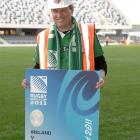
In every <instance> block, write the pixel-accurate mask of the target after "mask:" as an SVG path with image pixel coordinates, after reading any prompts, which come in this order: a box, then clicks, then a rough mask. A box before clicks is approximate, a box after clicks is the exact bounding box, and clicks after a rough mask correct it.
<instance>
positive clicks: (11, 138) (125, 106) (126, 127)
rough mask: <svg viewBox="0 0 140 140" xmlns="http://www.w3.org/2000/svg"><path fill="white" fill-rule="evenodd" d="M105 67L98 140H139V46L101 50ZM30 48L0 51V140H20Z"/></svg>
mask: <svg viewBox="0 0 140 140" xmlns="http://www.w3.org/2000/svg"><path fill="white" fill-rule="evenodd" d="M104 52H105V56H106V59H107V63H108V75H107V77H106V84H105V87H104V88H103V89H101V103H100V140H140V55H139V53H140V46H129V47H123V46H109V47H104ZM33 53H34V48H27V47H25V48H22V47H19V48H17V47H12V48H10V47H1V48H0V140H24V90H23V89H22V87H21V81H22V79H23V78H24V72H25V68H31V67H32V56H33Z"/></svg>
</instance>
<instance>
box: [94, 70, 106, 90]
mask: <svg viewBox="0 0 140 140" xmlns="http://www.w3.org/2000/svg"><path fill="white" fill-rule="evenodd" d="M104 78H105V71H104V70H100V75H99V81H98V82H97V83H96V88H102V87H103V86H104V83H105V81H104Z"/></svg>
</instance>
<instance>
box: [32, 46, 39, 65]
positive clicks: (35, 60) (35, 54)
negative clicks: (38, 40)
mask: <svg viewBox="0 0 140 140" xmlns="http://www.w3.org/2000/svg"><path fill="white" fill-rule="evenodd" d="M33 68H39V47H38V45H37V46H36V47H35V53H34V57H33Z"/></svg>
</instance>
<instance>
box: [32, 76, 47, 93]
mask: <svg viewBox="0 0 140 140" xmlns="http://www.w3.org/2000/svg"><path fill="white" fill-rule="evenodd" d="M30 84H31V88H30V92H31V93H47V76H31V77H30Z"/></svg>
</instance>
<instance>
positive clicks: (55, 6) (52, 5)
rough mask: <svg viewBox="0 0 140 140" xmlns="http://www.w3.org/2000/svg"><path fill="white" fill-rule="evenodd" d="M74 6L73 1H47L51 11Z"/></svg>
mask: <svg viewBox="0 0 140 140" xmlns="http://www.w3.org/2000/svg"><path fill="white" fill-rule="evenodd" d="M71 4H72V0H47V5H48V8H49V9H58V8H65V7H68V6H69V5H71Z"/></svg>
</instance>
